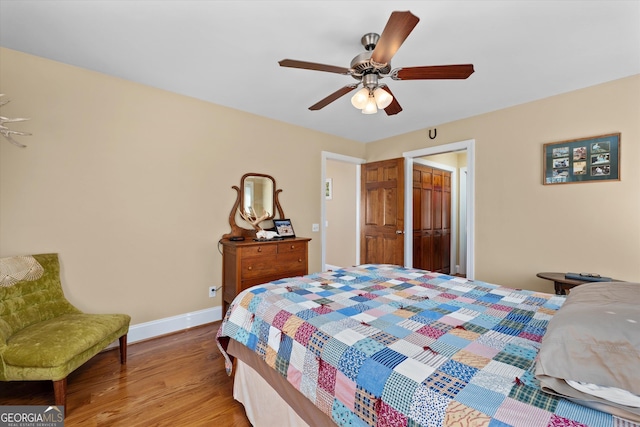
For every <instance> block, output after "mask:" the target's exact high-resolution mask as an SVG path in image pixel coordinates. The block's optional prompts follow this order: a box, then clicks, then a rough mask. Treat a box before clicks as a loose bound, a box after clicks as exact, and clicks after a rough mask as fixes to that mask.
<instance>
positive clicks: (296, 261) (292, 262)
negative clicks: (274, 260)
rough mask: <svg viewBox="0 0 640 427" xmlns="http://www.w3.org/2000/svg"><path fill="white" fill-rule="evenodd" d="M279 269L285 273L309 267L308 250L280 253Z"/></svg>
mask: <svg viewBox="0 0 640 427" xmlns="http://www.w3.org/2000/svg"><path fill="white" fill-rule="evenodd" d="M278 267H279V268H278V269H279V270H280V271H282V272H283V273H285V272H287V271H291V270H296V271H298V270H300V268H301V267H303V268H306V267H307V252H306V251H296V252H289V253H284V254H283V253H279V254H278Z"/></svg>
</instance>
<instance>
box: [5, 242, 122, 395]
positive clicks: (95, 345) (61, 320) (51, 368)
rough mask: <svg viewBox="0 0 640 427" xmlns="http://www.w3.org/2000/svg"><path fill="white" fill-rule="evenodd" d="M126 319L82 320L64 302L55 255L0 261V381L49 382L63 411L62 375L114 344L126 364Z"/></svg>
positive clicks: (85, 316)
mask: <svg viewBox="0 0 640 427" xmlns="http://www.w3.org/2000/svg"><path fill="white" fill-rule="evenodd" d="M130 320H131V318H130V317H129V316H128V315H126V314H85V313H82V312H81V311H80V310H78V309H77V308H76V307H74V306H73V305H71V303H69V301H67V299H66V298H65V297H64V294H63V292H62V286H61V284H60V265H59V262H58V255H57V254H41V255H33V256H24V257H11V258H2V259H0V381H39V380H50V381H53V389H54V395H55V404H56V405H59V406H64V405H65V404H66V395H67V375H69V374H70V373H71V372H73V371H74V370H75V369H76V368H78V367H79V366H80V365H82V364H83V363H85V362H86V361H87V360H89V359H91V358H92V357H93V356H95V355H96V354H97V353H98V352H100V351H101V350H103V349H104V348H106V347H107V346H108V345H109V344H110V343H112V342H113V341H115V340H116V339H119V340H120V363H121V364H123V365H124V364H126V361H127V333H128V331H129V322H130Z"/></svg>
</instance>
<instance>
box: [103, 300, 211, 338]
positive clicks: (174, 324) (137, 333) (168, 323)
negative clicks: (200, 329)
mask: <svg viewBox="0 0 640 427" xmlns="http://www.w3.org/2000/svg"><path fill="white" fill-rule="evenodd" d="M218 320H222V307H221V306H217V307H211V308H206V309H204V310H199V311H194V312H191V313H185V314H179V315H177V316H171V317H165V318H164V319H158V320H152V321H151V322H145V323H138V324H137V325H132V326H130V327H129V334H128V335H127V343H129V344H131V343H134V342H137V341H144V340H148V339H151V338H155V337H158V336H160V335H166V334H170V333H172V332H177V331H181V330H183V329H189V328H193V327H195V326H200V325H205V324H207V323H213V322H217V321H218ZM114 344H115V345H118V341H116V342H115V343H114ZM114 344H112V345H114Z"/></svg>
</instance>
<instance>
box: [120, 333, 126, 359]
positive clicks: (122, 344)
mask: <svg viewBox="0 0 640 427" xmlns="http://www.w3.org/2000/svg"><path fill="white" fill-rule="evenodd" d="M119 340H120V364H121V365H126V364H127V334H124V335H123V336H121V337H120V338H119Z"/></svg>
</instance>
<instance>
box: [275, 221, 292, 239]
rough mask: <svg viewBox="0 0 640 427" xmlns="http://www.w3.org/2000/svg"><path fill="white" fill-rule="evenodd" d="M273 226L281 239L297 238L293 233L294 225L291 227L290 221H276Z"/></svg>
mask: <svg viewBox="0 0 640 427" xmlns="http://www.w3.org/2000/svg"><path fill="white" fill-rule="evenodd" d="M273 226H274V227H275V229H276V231H277V232H278V234H279V235H280V237H296V233H295V232H294V231H293V225H291V220H290V219H274V220H273Z"/></svg>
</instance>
